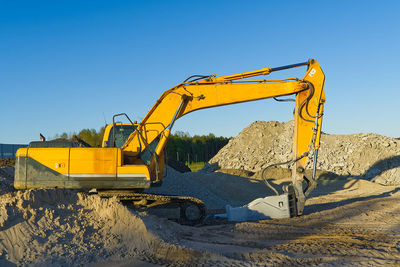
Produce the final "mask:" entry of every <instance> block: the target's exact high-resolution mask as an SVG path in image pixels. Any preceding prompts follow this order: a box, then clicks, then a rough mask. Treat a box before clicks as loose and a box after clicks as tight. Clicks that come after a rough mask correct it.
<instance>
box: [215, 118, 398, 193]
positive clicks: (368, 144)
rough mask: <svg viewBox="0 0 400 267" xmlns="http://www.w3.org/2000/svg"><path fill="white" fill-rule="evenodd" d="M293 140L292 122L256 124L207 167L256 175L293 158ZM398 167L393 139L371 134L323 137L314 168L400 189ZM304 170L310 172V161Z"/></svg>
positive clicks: (396, 146) (395, 143)
mask: <svg viewBox="0 0 400 267" xmlns="http://www.w3.org/2000/svg"><path fill="white" fill-rule="evenodd" d="M292 136H293V121H289V122H286V123H280V122H275V121H270V122H262V121H256V122H254V123H252V124H251V125H249V126H248V127H246V128H245V129H244V130H243V131H242V132H241V133H240V134H239V135H238V136H236V137H235V138H233V139H231V140H230V141H229V143H228V144H227V145H226V146H225V147H224V148H222V149H221V150H220V151H219V152H218V154H217V155H215V157H213V158H212V159H211V160H210V164H211V165H214V166H215V165H217V166H218V168H222V169H244V170H247V171H252V172H257V171H259V170H261V169H263V168H265V167H266V166H268V165H270V164H273V163H279V162H284V161H288V160H290V159H291V158H292ZM311 156H312V155H310V157H311ZM399 166H400V141H399V140H397V139H395V138H390V137H386V136H381V135H378V134H371V133H361V134H351V135H329V134H322V137H321V149H320V152H319V159H318V164H317V167H318V169H320V170H325V171H330V172H334V173H337V174H339V175H342V176H359V177H364V178H367V179H373V180H374V181H375V182H379V183H382V184H386V185H399V184H400V176H399V174H400V169H399ZM283 167H288V166H283ZM307 167H308V168H311V164H310V161H309V163H308V165H307Z"/></svg>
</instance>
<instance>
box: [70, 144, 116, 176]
mask: <svg viewBox="0 0 400 267" xmlns="http://www.w3.org/2000/svg"><path fill="white" fill-rule="evenodd" d="M118 150H119V149H118V148H92V147H90V148H79V147H73V148H70V171H69V174H70V175H71V176H73V175H75V174H95V175H113V176H114V178H116V174H117V164H118V160H117V158H118V157H117V156H118ZM105 177H110V176H105Z"/></svg>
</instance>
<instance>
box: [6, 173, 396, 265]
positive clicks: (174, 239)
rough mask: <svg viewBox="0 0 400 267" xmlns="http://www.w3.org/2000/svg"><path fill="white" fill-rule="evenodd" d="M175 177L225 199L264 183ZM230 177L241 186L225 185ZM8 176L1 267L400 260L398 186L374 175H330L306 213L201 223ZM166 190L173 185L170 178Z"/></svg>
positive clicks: (243, 195) (246, 194) (218, 176)
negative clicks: (30, 185)
mask: <svg viewBox="0 0 400 267" xmlns="http://www.w3.org/2000/svg"><path fill="white" fill-rule="evenodd" d="M10 170H11V169H7V171H9V172H10ZM3 173H4V170H3ZM283 173H284V172H283ZM201 177H203V178H204V177H205V178H204V180H203V183H200V182H199V181H202V180H201ZM167 178H168V177H167ZM167 178H166V181H168V180H170V183H174V182H176V180H174V179H180V181H182V182H185V181H188V180H190V181H192V182H196V183H198V184H200V185H201V186H203V188H201V190H204V189H208V190H209V191H210V192H211V189H212V191H213V195H203V196H202V197H203V198H204V199H205V200H208V201H210V200H212V199H213V198H215V200H216V201H217V202H218V201H220V200H221V199H224V200H225V201H226V202H230V200H233V202H238V201H240V200H244V199H246V198H249V197H250V194H252V191H251V190H249V189H248V188H253V189H256V188H258V187H261V184H259V182H260V181H259V180H256V179H249V178H247V177H241V176H237V175H230V174H226V173H221V172H219V173H208V174H207V173H204V172H203V173H202V172H197V173H188V174H177V173H174V172H172V171H171V172H170V173H169V178H168V180H167ZM229 178H230V179H231V180H232V182H235V181H239V180H240V181H241V183H240V186H236V187H234V186H233V187H232V186H231V187H229V186H226V187H225V188H224V186H223V184H224V183H226V182H227V181H228V179H229ZM196 179H197V180H196ZM211 180H213V181H214V183H210V181H211ZM0 181H1V186H2V189H4V190H2V191H1V192H0V266H20V265H33V266H71V265H72V266H81V265H85V266H86V265H89V266H109V265H112V266H288V265H292V266H303V265H315V266H354V265H355V266H362V265H363V266H382V265H383V266H396V265H398V266H400V241H399V240H400V234H399V233H400V223H399V219H398V218H399V215H400V205H399V204H398V203H399V201H400V192H399V191H400V190H399V188H398V187H393V186H383V185H379V184H376V183H372V182H369V181H366V180H360V179H352V178H344V177H340V176H339V177H336V178H322V179H321V180H320V181H319V187H318V188H317V189H316V190H315V191H314V192H313V193H312V196H311V197H310V198H309V199H308V201H307V205H306V208H305V214H304V215H302V216H300V217H296V218H290V219H279V220H276V219H275V220H264V221H257V222H243V223H229V222H226V221H213V222H208V223H205V224H202V225H198V226H195V227H190V226H182V225H178V224H176V223H174V222H172V221H168V220H166V219H163V218H158V217H156V216H153V215H149V214H147V213H137V212H136V211H134V210H130V209H128V208H126V207H125V206H123V205H122V204H121V203H119V202H118V200H116V199H108V200H106V199H100V198H99V197H98V196H95V195H94V196H93V195H91V196H89V195H87V194H84V193H81V192H77V191H70V190H55V189H52V190H28V191H15V190H13V189H12V187H9V185H10V183H11V182H12V178H11V176H9V177H4V176H3V177H2V178H1V179H0ZM282 182H285V179H279V180H275V183H276V184H280V183H282ZM255 185H256V186H255ZM175 187H179V186H178V185H176V184H175ZM246 187H247V190H244V189H245V188H246ZM161 188H164V189H165V190H170V188H169V186H168V182H166V183H165V185H163V187H161ZM224 189H225V190H224ZM242 189H243V190H242ZM261 189H262V187H261ZM158 190H162V189H158ZM227 192H229V194H228V193H227ZM254 194H260V192H259V190H255V191H254ZM229 195H231V197H229ZM265 195H270V193H268V192H267V191H266V189H265ZM218 203H220V204H223V203H224V202H222V201H221V202H218ZM214 207H215V208H216V207H218V205H215V206H214Z"/></svg>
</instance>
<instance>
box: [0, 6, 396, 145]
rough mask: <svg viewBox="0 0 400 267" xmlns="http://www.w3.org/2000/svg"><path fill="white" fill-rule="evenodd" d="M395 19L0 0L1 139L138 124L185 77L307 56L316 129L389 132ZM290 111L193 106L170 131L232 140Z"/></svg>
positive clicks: (354, 13)
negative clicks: (318, 107)
mask: <svg viewBox="0 0 400 267" xmlns="http://www.w3.org/2000/svg"><path fill="white" fill-rule="evenodd" d="M399 14H400V4H399V2H398V1H235V0H229V1H207V0H204V1H173V0H171V1H98V0H97V1H39V0H38V1H6V0H0V90H1V93H2V94H1V96H2V97H1V100H0V101H1V102H0V103H1V104H0V119H1V133H0V143H28V142H29V141H32V140H38V137H39V133H40V132H41V133H43V134H44V135H45V136H48V137H51V136H54V135H55V134H56V133H62V132H73V131H79V130H81V129H83V128H95V129H99V128H100V127H101V126H103V125H104V116H103V114H104V115H105V118H106V120H107V122H110V121H111V118H112V115H113V114H114V113H120V112H126V113H128V114H129V115H130V116H131V117H132V118H133V119H135V120H140V119H141V118H143V117H144V116H145V114H146V113H147V111H148V110H149V109H150V108H151V106H152V105H153V104H154V102H155V101H156V100H157V99H158V97H159V96H160V95H161V94H162V92H163V91H165V90H167V89H169V88H170V87H172V86H174V85H175V84H177V83H179V82H181V81H182V80H184V79H185V78H186V77H188V76H189V75H192V74H213V73H218V74H221V75H228V74H233V73H238V72H244V71H250V70H254V69H258V68H262V67H275V66H281V65H286V64H292V63H297V62H302V61H305V60H307V59H309V58H315V59H317V60H318V61H319V62H320V64H321V66H322V67H323V69H324V71H325V74H326V86H325V89H326V97H327V103H326V112H325V118H324V125H323V126H324V131H325V132H328V133H342V134H343V133H357V132H376V133H379V134H383V135H388V136H394V137H398V136H400V119H399V117H400V112H399V106H400V86H399V85H398V79H397V78H398V76H399V67H398V65H399V63H400V53H399V49H400V39H399V38H400V18H399V17H400V15H399ZM301 73H303V72H296V73H295V74H296V75H299V76H301ZM290 74H291V73H290V72H287V73H283V76H284V77H288V76H291V75H290ZM272 78H273V77H272ZM291 105H292V104H288V103H276V102H274V101H273V100H263V101H258V102H251V103H245V104H239V105H233V106H226V107H221V108H215V109H209V110H203V111H198V112H194V113H192V114H189V115H187V116H186V117H184V118H182V119H180V120H179V121H178V122H177V123H176V124H175V129H174V130H175V131H177V130H180V131H187V132H189V133H190V134H192V135H193V134H208V133H209V132H212V133H214V134H216V135H218V136H219V135H223V136H235V135H237V134H238V133H239V132H240V130H241V129H243V128H244V127H246V126H247V125H248V124H250V123H251V122H252V121H254V120H278V121H287V120H289V119H291V118H292V110H293V107H292V106H291Z"/></svg>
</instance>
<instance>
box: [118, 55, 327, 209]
mask: <svg viewBox="0 0 400 267" xmlns="http://www.w3.org/2000/svg"><path fill="white" fill-rule="evenodd" d="M300 66H307V67H308V68H307V71H306V73H305V75H304V77H303V78H302V79H297V78H289V79H283V80H247V79H248V78H252V77H256V76H260V75H268V74H270V73H271V72H274V71H280V70H285V69H289V68H294V67H300ZM190 78H191V80H188V81H185V82H183V83H180V84H178V85H177V86H175V87H173V88H171V89H169V90H167V91H165V92H164V93H163V95H162V96H161V97H160V98H159V99H158V100H157V102H156V103H155V105H154V106H153V107H152V109H151V110H150V111H149V112H148V113H147V115H146V116H145V118H144V119H143V120H142V122H141V123H140V125H139V127H138V128H137V131H135V132H133V133H132V134H131V136H130V137H129V138H128V140H127V141H126V143H125V144H124V146H123V147H122V153H123V158H124V162H125V163H126V164H129V163H130V162H135V161H136V160H137V159H138V158H140V159H141V160H142V161H143V162H144V163H145V164H147V165H148V166H149V168H150V173H151V174H152V176H155V180H160V179H161V178H162V177H160V176H161V174H160V173H161V170H160V168H159V164H158V163H159V161H160V159H159V157H160V156H163V148H164V147H165V145H166V142H167V140H168V137H169V135H170V132H171V128H172V126H173V124H174V122H175V121H176V120H177V119H178V118H180V117H182V116H184V115H186V114H188V113H190V112H193V111H195V110H199V109H204V108H211V107H217V106H223V105H230V104H235V103H241V102H248V101H254V100H260V99H266V98H271V97H280V96H288V95H295V110H294V120H295V126H294V140H293V161H294V165H293V171H292V172H293V173H292V184H293V188H294V191H295V193H296V198H297V214H298V215H300V214H302V211H303V208H304V203H305V197H306V196H307V195H308V194H309V193H310V192H311V190H312V189H313V188H315V186H316V181H315V169H316V165H315V164H316V160H317V154H318V148H319V140H320V134H321V123H322V114H323V104H324V103H325V94H324V80H325V76H324V73H323V71H322V69H321V67H320V65H319V64H318V62H317V61H316V60H314V59H311V60H309V61H307V62H304V63H299V64H294V65H288V66H283V67H278V68H263V69H260V70H256V71H251V72H245V73H239V74H234V75H229V76H218V75H210V76H192V77H190ZM311 149H314V150H315V156H314V171H313V177H311V178H306V177H305V176H304V169H305V166H306V161H307V157H306V156H307V155H308V153H309V151H310V150H311ZM303 181H306V182H307V185H306V187H305V188H303Z"/></svg>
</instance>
